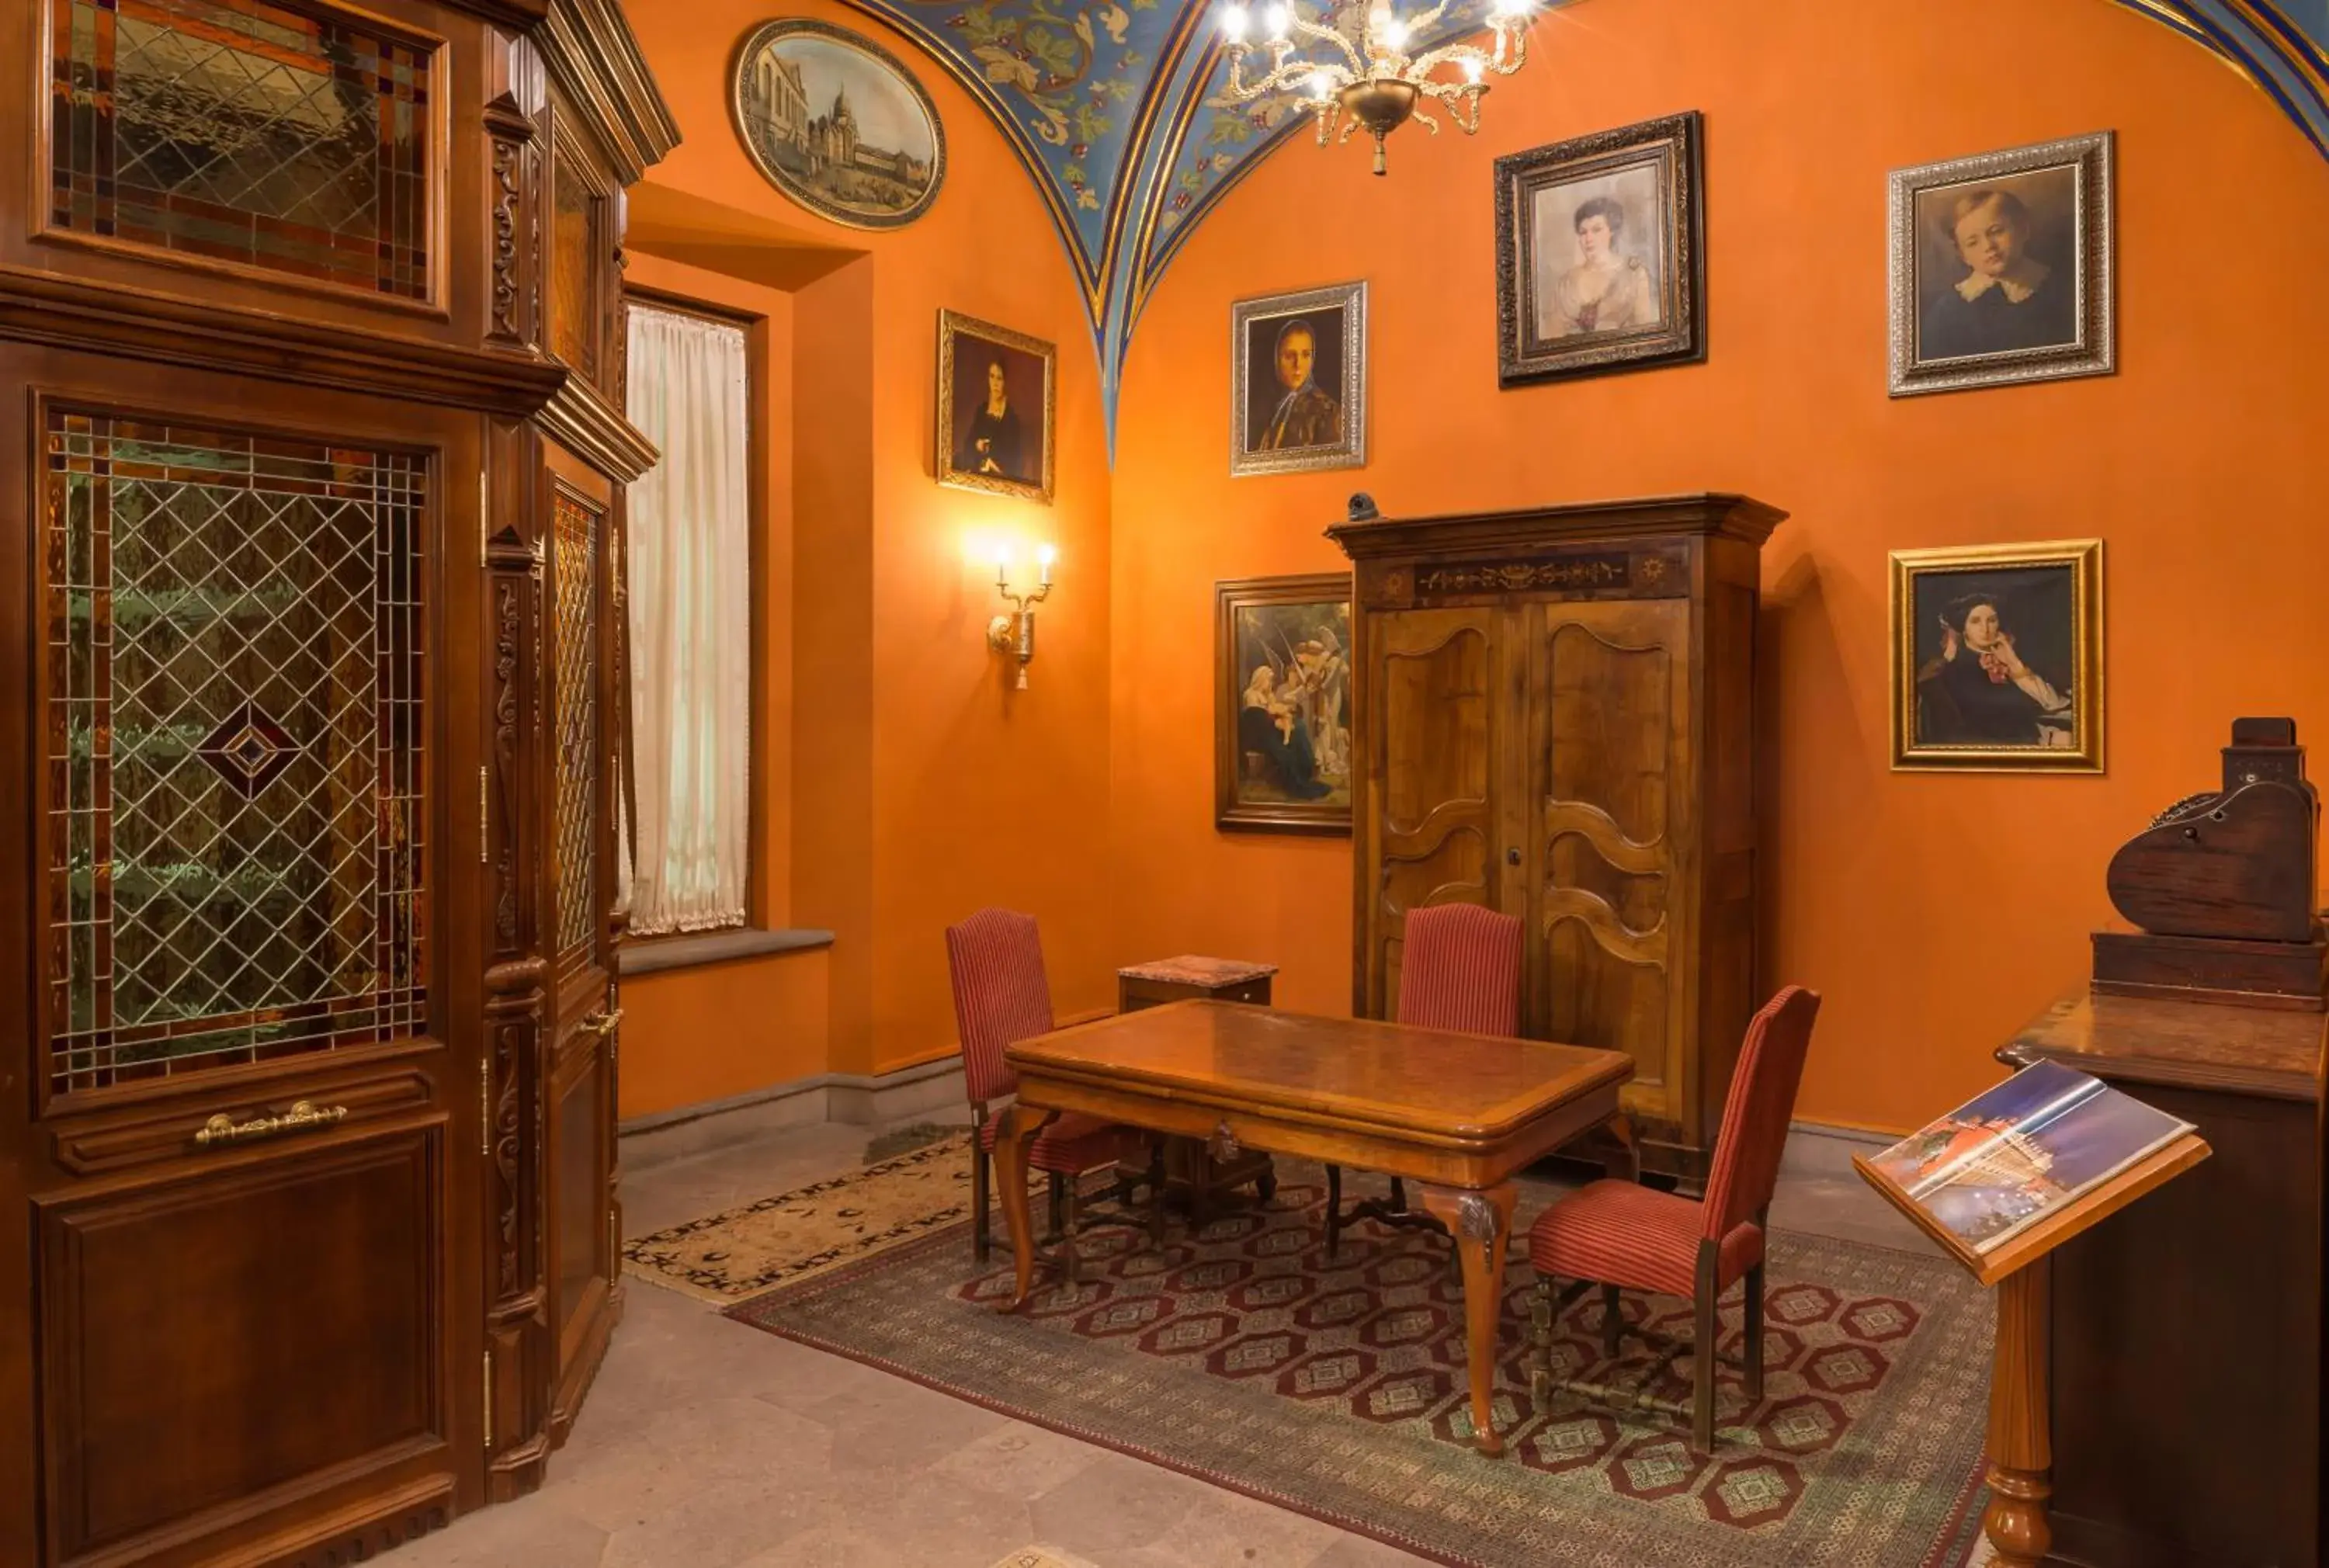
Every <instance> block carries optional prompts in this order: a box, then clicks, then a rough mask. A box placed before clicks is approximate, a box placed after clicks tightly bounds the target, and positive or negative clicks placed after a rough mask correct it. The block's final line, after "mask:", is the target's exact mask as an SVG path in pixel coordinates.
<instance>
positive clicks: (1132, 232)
mask: <svg viewBox="0 0 2329 1568" xmlns="http://www.w3.org/2000/svg"><path fill="white" fill-rule="evenodd" d="M1555 3H1563V0H1555ZM1566 3H1575V0H1566ZM1734 3H1737V0H1734ZM1837 3H1839V4H1849V3H1851V0H1837ZM2116 3H2117V4H2119V5H2126V6H2128V7H2130V8H2132V9H2134V10H2136V11H2138V12H2140V13H2142V14H2145V15H2147V16H2150V17H2152V18H2153V19H2155V21H2157V22H2159V23H2163V24H2164V25H2166V26H2168V27H2171V28H2173V29H2174V30H2175V31H2176V32H2177V33H2182V34H2183V36H2184V37H2186V38H2188V39H2190V40H2192V42H2194V43H2197V44H2199V45H2201V46H2202V47H2203V48H2205V49H2208V50H2209V51H2211V52H2213V53H2215V54H2216V55H2218V56H2219V57H2221V59H2223V60H2224V61H2227V62H2228V63H2230V65H2232V66H2233V67H2234V68H2235V69H2237V70H2240V71H2241V72H2242V73H2243V74H2245V75H2247V76H2248V77H2249V80H2252V81H2254V82H2255V83H2256V85H2257V86H2258V88H2259V89H2262V90H2263V91H2264V92H2266V93H2267V94H2268V95H2269V96H2270V97H2271V98H2272V99H2274V101H2275V102H2276V103H2277V104H2278V106H2279V107H2280V108H2281V109H2282V110H2283V112H2285V113H2286V114H2287V116H2288V117H2289V118H2290V119H2291V120H2293V121H2295V122H2296V127H2297V128H2298V129H2299V130H2301V131H2302V132H2303V133H2304V134H2305V136H2306V137H2307V138H2309V139H2310V140H2311V141H2312V143H2313V145H2314V146H2315V148H2317V149H2319V150H2320V151H2321V152H2322V153H2323V154H2324V155H2329V0H2116ZM849 4H851V5H854V6H855V7H857V8H858V9H859V10H862V11H864V12H866V13H868V14H872V15H873V16H876V17H879V18H881V19H882V21H884V22H887V23H890V24H891V26H893V27H896V28H898V29H899V30H900V31H901V32H903V33H906V34H907V35H908V36H909V37H910V38H912V39H914V40H915V41H916V42H919V43H920V44H921V45H922V47H923V48H925V49H926V50H928V51H929V53H930V54H931V55H932V56H933V57H934V58H936V59H937V60H938V61H939V62H940V63H942V64H943V65H944V66H945V67H946V68H947V69H948V70H949V71H950V72H951V73H952V74H953V75H954V76H955V77H956V78H957V80H960V81H961V82H962V84H963V85H964V86H965V87H966V89H969V91H970V93H971V95H972V96H973V97H974V98H976V99H977V100H978V101H979V102H980V103H981V104H983V105H984V106H985V108H986V109H987V111H988V112H989V113H990V114H992V115H993V116H994V117H995V121H996V123H997V124H999V125H1000V126H1001V127H1003V130H1004V135H1005V136H1007V137H1008V138H1009V140H1010V142H1011V145H1012V146H1013V148H1014V151H1015V152H1016V153H1017V154H1018V155H1019V158H1020V161H1021V162H1022V163H1023V164H1025V165H1026V168H1027V172H1028V173H1029V174H1030V175H1032V177H1033V179H1034V181H1035V183H1036V186H1037V188H1038V189H1040V190H1041V191H1042V193H1043V197H1044V200H1045V201H1046V202H1047V203H1048V204H1049V205H1050V207H1051V216H1052V221H1053V222H1054V224H1055V225H1056V227H1057V228H1058V230H1059V234H1060V238H1061V240H1062V241H1063V242H1064V243H1065V245H1066V246H1067V249H1068V255H1069V258H1070V261H1071V262H1072V264H1073V265H1074V268H1075V270H1076V276H1077V278H1078V280H1079V282H1080V284H1081V286H1082V288H1083V293H1084V305H1085V308H1086V310H1087V312H1088V313H1089V317H1090V321H1091V329H1092V338H1093V346H1094V347H1095V349H1096V350H1097V351H1098V355H1099V366H1100V384H1101V390H1102V395H1103V397H1104V398H1105V399H1106V401H1107V405H1108V425H1109V427H1110V428H1111V430H1113V427H1114V425H1115V408H1116V390H1117V380H1118V378H1119V376H1120V374H1121V372H1122V370H1123V366H1124V357H1125V353H1126V351H1127V349H1128V348H1129V347H1130V345H1131V342H1132V330H1133V327H1134V326H1135V324H1136V323H1137V322H1138V321H1139V318H1140V310H1141V306H1142V305H1144V304H1145V303H1146V300H1147V297H1148V295H1149V293H1150V291H1151V290H1153V289H1154V288H1155V286H1156V283H1157V280H1158V279H1159V278H1161V277H1163V276H1164V273H1165V268H1167V267H1168V266H1170V265H1171V263H1172V260H1173V258H1174V254H1175V253H1176V252H1177V251H1178V250H1179V249H1180V247H1181V245H1182V243H1183V241H1184V240H1186V239H1188V237H1189V235H1190V234H1191V233H1192V232H1193V230H1195V228H1196V226H1197V225H1198V223H1199V222H1201V221H1202V220H1203V219H1204V217H1205V215H1206V214H1207V213H1208V212H1209V211H1212V208H1213V207H1214V205H1215V204H1216V203H1218V202H1220V201H1221V197H1222V196H1223V195H1224V194H1225V193H1226V192H1228V191H1229V190H1230V189H1231V186H1233V185H1235V184H1236V183H1237V182H1238V180H1239V179H1240V177H1241V176H1243V175H1244V174H1246V172H1247V171H1248V170H1249V169H1250V168H1251V167H1252V166H1253V165H1254V164H1255V163H1256V162H1257V161H1258V160H1259V158H1260V157H1261V156H1262V155H1264V154H1265V153H1267V152H1268V150H1269V149H1270V148H1271V147H1273V146H1276V145H1277V144H1278V142H1279V141H1281V140H1283V139H1285V137H1286V136H1288V135H1289V134H1292V133H1294V132H1297V131H1300V130H1303V129H1305V128H1306V127H1308V126H1309V124H1310V123H1311V122H1310V119H1309V117H1308V115H1307V114H1306V113H1305V112H1303V111H1302V109H1301V108H1299V106H1297V105H1296V104H1295V103H1294V102H1293V101H1292V100H1291V99H1279V100H1276V101H1268V102H1264V103H1261V104H1258V105H1256V104H1249V105H1246V106H1243V107H1240V108H1227V107H1222V106H1220V105H1218V104H1217V103H1216V102H1215V101H1214V100H1216V99H1219V98H1220V96H1221V90H1222V88H1223V86H1224V84H1225V83H1226V82H1227V80H1228V76H1229V61H1228V59H1227V57H1226V55H1225V54H1224V53H1223V52H1221V48H1220V46H1219V43H1218V27H1217V25H1216V23H1217V20H1218V12H1219V5H1217V4H1215V3H1212V0H849ZM1306 4H1307V5H1315V4H1316V0H1306ZM1485 10H1486V4H1485V0H1456V4H1454V5H1450V6H1449V8H1448V13H1447V20H1446V22H1445V23H1443V25H1442V26H1441V27H1439V28H1438V29H1436V30H1435V32H1436V33H1438V35H1439V36H1438V37H1435V38H1434V39H1432V40H1430V41H1429V42H1440V41H1441V40H1442V39H1444V38H1452V37H1458V36H1461V35H1463V34H1465V33H1472V32H1476V31H1478V30H1479V28H1480V27H1481V26H1482V25H1483V23H1482V18H1483V17H1484V15H1485Z"/></svg>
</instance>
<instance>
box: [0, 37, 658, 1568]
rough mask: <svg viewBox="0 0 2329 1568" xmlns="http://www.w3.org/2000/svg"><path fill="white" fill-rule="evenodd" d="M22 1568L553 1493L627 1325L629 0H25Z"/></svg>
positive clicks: (11, 267) (10, 1060) (6, 934)
mask: <svg viewBox="0 0 2329 1568" xmlns="http://www.w3.org/2000/svg"><path fill="white" fill-rule="evenodd" d="M0 61H7V62H9V65H10V67H11V68H12V69H14V70H16V71H17V72H18V75H17V78H16V82H15V85H16V87H17V89H18V90H17V91H16V92H15V93H14V94H13V95H11V96H10V99H9V101H10V102H11V103H12V104H14V108H11V109H8V110H6V111H5V113H0V127H5V128H0V388H5V390H6V391H7V393H8V396H6V397H5V399H0V498H5V500H0V549H5V552H6V554H7V557H8V559H11V560H12V561H14V563H15V565H14V568H13V569H12V570H10V571H8V572H7V573H5V574H0V677H5V681H6V683H7V686H8V688H9V696H8V698H7V699H6V700H5V701H0V759H5V761H0V946H5V952H6V953H9V954H10V955H11V956H12V957H13V958H14V964H13V966H12V967H11V968H10V970H9V971H8V972H7V974H6V977H5V979H0V1012H5V1019H6V1027H5V1029H0V1563H5V1564H7V1565H9V1568H15V1565H17V1564H20V1563H21V1564H27V1565H31V1564H39V1565H42V1568H51V1565H61V1564H68V1563H71V1564H98V1563H108V1564H110V1563H123V1564H126V1563H160V1564H180V1563H212V1562H226V1561H231V1562H234V1563H247V1564H253V1565H257V1564H262V1563H300V1564H307V1563H313V1564H317V1565H319V1568H320V1565H322V1564H325V1563H347V1562H354V1561H361V1560H363V1559H366V1558H368V1557H370V1556H371V1555H372V1554H374V1553H375V1552H377V1551H378V1550H380V1549H381V1548H382V1547H385V1546H389V1545H394V1544H396V1543H398V1542H400V1541H402V1540H404V1539H407V1538H408V1537H410V1536H411V1535H416V1534H418V1533H420V1532H421V1531H423V1530H427V1529H429V1528H432V1527H434V1526H438V1525H440V1524H442V1523H444V1522H445V1521H446V1520H447V1519H448V1518H449V1517H451V1516H453V1515H455V1514H457V1513H460V1512H462V1511H465V1510H467V1509H470V1508H474V1507H481V1506H483V1505H485V1504H486V1503H487V1502H490V1501H496V1500H501V1499H504V1498H510V1497H514V1496H516V1495H518V1494H520V1493H522V1492H524V1491H526V1490H529V1489H531V1488H533V1486H534V1485H536V1484H538V1482H539V1481H540V1479H541V1478H542V1472H543V1469H544V1465H545V1462H546V1461H547V1460H548V1457H549V1455H550V1453H551V1452H552V1450H553V1449H555V1448H556V1446H557V1445H558V1443H559V1442H560V1441H561V1440H562V1439H563V1437H564V1435H565V1432H566V1430H567V1428H568V1426H569V1425H570V1422H571V1421H572V1419H573V1415H574V1412H575V1410H576V1409H577V1408H578V1407H579V1405H580V1402H581V1399H582V1397H583V1394H584V1393H585V1392H586V1390H587V1388H588V1385H589V1379H590V1376H591V1374H592V1372H593V1371H594V1370H595V1368H596V1366H597V1365H598V1361H599V1357H600V1356H601V1354H602V1353H603V1352H604V1350H605V1347H606V1345H607V1342H608V1336H609V1334H610V1333H611V1332H612V1330H613V1328H614V1325H615V1322H616V1320H617V1319H618V1317H619V1315H620V1310H621V1293H620V1282H621V1275H620V1272H619V1258H618V1253H617V1244H618V1239H619V1227H620V1215H619V1211H618V1207H617V1205H616V1200H615V1178H616V1171H615V1141H614V1118H615V1073H616V1065H617V1044H618V1038H619V1036H618V1025H619V1019H620V1016H621V1014H620V1009H619V1006H618V998H617V995H616V988H615V981H614V964H613V950H614V946H615V944H616V943H617V942H618V940H619V938H620V935H621V920H620V916H619V915H618V912H617V909H616V897H615V891H616V885H617V884H616V878H615V874H614V872H615V868H614V856H615V853H616V844H617V835H616V825H615V823H616V810H617V805H618V800H619V789H618V780H619V778H620V772H619V770H618V767H617V765H616V758H617V756H618V753H619V750H620V743H621V739H622V736H623V725H624V722H625V715H624V712H623V710H622V707H621V700H622V691H623V681H621V679H620V671H621V670H622V668H623V656H624V650H623V649H622V647H621V645H620V641H619V636H620V628H621V626H622V625H623V624H624V617H623V613H622V606H621V584H622V575H621V572H622V567H621V550H622V540H623V511H622V494H623V489H624V486H625V484H627V482H628V481H629V480H630V479H632V478H634V477H636V475H637V474H639V473H641V472H643V471H644V470H645V469H646V467H647V466H649V465H652V464H653V462H654V461H655V452H654V449H653V448H652V447H651V446H648V445H647V443H646V441H645V440H644V439H643V438H642V437H639V436H638V434H637V433H636V431H634V430H633V429H632V428H631V427H629V426H628V425H627V423H626V422H625V421H624V419H623V418H621V417H620V415H619V413H618V410H619V409H620V408H622V406H623V389H622V376H623V366H622V363H621V345H622V343H623V334H622V333H621V331H620V330H619V322H618V313H619V311H620V308H621V303H620V302H621V280H620V271H621V257H620V251H619V243H620V237H621V234H622V227H623V192H624V190H625V188H626V187H627V186H628V185H630V184H632V183H635V182H636V181H637V180H638V179H639V178H640V176H641V175H642V174H644V173H645V171H646V167H647V166H648V165H649V164H652V163H654V162H655V160H656V159H658V158H660V157H661V156H662V155H664V154H665V152H667V151H668V150H669V149H670V147H671V146H673V145H674V143H675V141H676V129H675V127H674V122H673V120H672V118H671V117H670V115H669V113H668V111H667V109H666V108H665V106H664V104H663V102H662V100H661V99H660V98H659V97H658V96H657V94H656V92H655V88H654V85H653V83H652V82H651V81H650V80H649V79H648V78H647V76H646V72H645V70H644V69H643V67H642V65H641V63H640V61H639V58H638V54H637V51H636V46H635V44H634V42H633V41H632V38H631V35H630V33H629V31H628V29H627V25H626V24H625V23H624V22H623V20H622V17H621V14H620V11H619V9H618V6H617V5H615V4H614V0H364V4H363V5H354V4H344V3H342V0H24V4H20V5H12V6H9V7H6V8H5V14H0Z"/></svg>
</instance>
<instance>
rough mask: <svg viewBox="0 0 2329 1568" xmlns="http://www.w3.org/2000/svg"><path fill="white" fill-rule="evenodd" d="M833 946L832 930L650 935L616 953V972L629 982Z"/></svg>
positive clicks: (748, 930)
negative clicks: (663, 974)
mask: <svg viewBox="0 0 2329 1568" xmlns="http://www.w3.org/2000/svg"><path fill="white" fill-rule="evenodd" d="M832 945H833V933H832V932H830V931H814V930H795V931H759V930H751V929H745V930H737V931H703V932H698V933H696V934H693V935H692V936H651V937H646V938H644V939H642V940H639V941H637V942H627V943H625V944H623V946H622V948H621V950H620V951H619V952H618V953H616V954H615V972H616V973H618V974H619V975H621V976H623V977H624V978H625V979H626V980H629V979H635V978H636V977H637V976H639V975H642V974H660V973H661V972H664V971H665V970H669V969H693V968H695V967H697V966H698V965H700V964H706V963H727V962H732V961H733V960H736V959H739V958H759V957H761V956H763V955H764V954H767V953H806V952H810V951H813V950H815V949H816V948H820V947H831V946H832Z"/></svg>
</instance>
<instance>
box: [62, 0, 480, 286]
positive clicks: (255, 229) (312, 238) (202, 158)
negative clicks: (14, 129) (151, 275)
mask: <svg viewBox="0 0 2329 1568" xmlns="http://www.w3.org/2000/svg"><path fill="white" fill-rule="evenodd" d="M49 5H50V8H51V10H50V18H51V26H52V58H51V61H50V71H51V94H50V96H51V100H52V110H51V112H52V148H51V158H50V198H51V199H50V221H51V222H52V224H54V225H55V226H56V227H58V228H60V229H65V230H74V231H76V232H80V233H84V234H91V235H98V236H103V237H108V238H111V239H125V240H130V241H134V242H136V243H137V244H141V245H151V246H155V247H156V248H158V249H165V250H173V251H179V252H183V253H185V254H188V255H193V256H205V257H213V258H219V259H222V260H227V261H239V262H243V263H246V264H248V265H250V266H253V267H263V268H268V269H269V270H271V271H276V272H284V273H292V274H296V275H297V276H299V277H309V278H314V279H316V280H318V281H320V282H324V283H329V284H335V285H338V286H344V287H349V288H356V289H361V290H363V291H365V292H367V293H373V294H382V295H391V296H397V297H400V298H405V299H425V298H427V297H429V162H430V159H431V157H432V156H433V152H432V149H431V146H430V141H429V136H430V132H429V116H430V113H431V108H430V95H431V93H432V92H433V91H434V90H435V89H436V87H437V86H438V84H437V82H436V81H435V80H433V78H434V75H435V72H434V69H433V67H434V50H433V48H422V47H416V46H415V45H413V44H411V43H409V42H402V41H401V40H398V39H395V38H391V37H387V36H383V35H382V32H381V30H379V29H378V28H377V27H376V26H374V25H372V24H371V23H363V22H361V21H359V20H358V19H356V18H354V17H344V16H341V15H339V14H337V13H335V12H334V11H332V10H330V9H329V8H326V7H323V6H318V7H316V9H315V11H314V12H313V14H310V12H309V11H308V10H306V8H304V7H303V8H297V9H295V8H293V7H291V6H288V5H270V4H268V3H267V0H49Z"/></svg>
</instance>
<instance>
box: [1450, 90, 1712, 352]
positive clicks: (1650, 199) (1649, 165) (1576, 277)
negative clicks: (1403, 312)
mask: <svg viewBox="0 0 2329 1568" xmlns="http://www.w3.org/2000/svg"><path fill="white" fill-rule="evenodd" d="M1699 126H1700V122H1699V116H1698V114H1697V113H1696V112H1695V111H1693V112H1691V113H1689V114H1680V115H1670V116H1668V117H1665V118H1664V119H1655V120H1645V121H1644V122H1643V123H1642V124H1640V125H1637V126H1627V127H1623V128H1622V129H1618V130H1614V131H1597V132H1595V133H1594V134H1593V135H1591V136H1579V137H1576V138H1575V139H1573V140H1570V141H1566V142H1554V143H1553V144H1551V146H1542V147H1532V148H1531V149H1530V150H1529V151H1527V152H1524V153H1512V154H1508V155H1505V156H1504V157H1501V158H1498V159H1497V160H1496V320H1497V340H1496V341H1497V356H1496V358H1497V363H1496V376H1497V381H1498V384H1499V385H1501V386H1504V387H1517V386H1523V385H1525V384H1527V383H1529V382H1531V381H1551V380H1568V379H1570V378H1571V377H1576V376H1591V375H1602V374H1606V373H1608V372H1609V371H1636V370H1643V369H1646V368H1647V367H1650V366H1653V365H1673V364H1687V363H1694V362H1696V361H1701V360H1703V359H1704V358H1706V258H1705V252H1704V251H1703V249H1702V247H1701V243H1700V229H1701V218H1700V211H1701V201H1702V198H1701V194H1700V192H1701V188H1702V184H1703V183H1704V180H1703V175H1702V152H1701V136H1700V131H1699Z"/></svg>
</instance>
